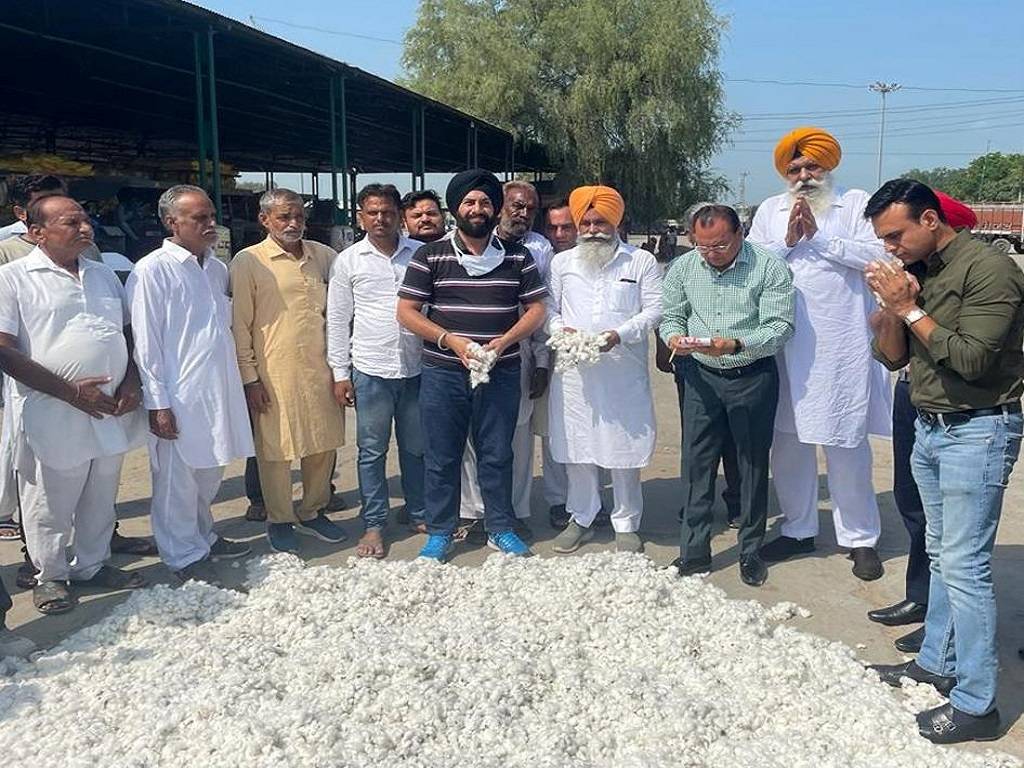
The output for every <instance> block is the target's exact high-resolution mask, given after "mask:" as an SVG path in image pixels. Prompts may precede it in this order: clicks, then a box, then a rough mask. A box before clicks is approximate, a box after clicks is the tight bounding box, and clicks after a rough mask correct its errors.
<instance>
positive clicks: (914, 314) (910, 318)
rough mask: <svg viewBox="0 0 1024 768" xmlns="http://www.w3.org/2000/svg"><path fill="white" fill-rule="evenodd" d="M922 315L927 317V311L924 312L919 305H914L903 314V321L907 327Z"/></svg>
mask: <svg viewBox="0 0 1024 768" xmlns="http://www.w3.org/2000/svg"><path fill="white" fill-rule="evenodd" d="M922 317H928V313H927V312H925V311H924V310H923V309H921V308H920V307H914V308H913V309H912V310H910V311H909V312H907V314H905V315H904V316H903V322H904V323H906V324H907V326H908V327H909V326H911V325H913V324H914V323H916V322H917V321H918V320H920V319H921V318H922Z"/></svg>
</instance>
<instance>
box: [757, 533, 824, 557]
mask: <svg viewBox="0 0 1024 768" xmlns="http://www.w3.org/2000/svg"><path fill="white" fill-rule="evenodd" d="M813 551H814V537H813V536H810V537H808V538H806V539H794V538H793V537H792V536H779V538H777V539H775V540H774V541H770V542H768V543H767V544H765V545H764V546H763V547H761V552H760V554H761V559H762V560H764V561H765V562H766V563H779V562H782V561H783V560H788V559H789V558H791V557H794V556H796V555H806V554H808V553H810V552H813Z"/></svg>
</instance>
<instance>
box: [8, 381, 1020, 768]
mask: <svg viewBox="0 0 1024 768" xmlns="http://www.w3.org/2000/svg"><path fill="white" fill-rule="evenodd" d="M653 378H654V391H655V402H656V408H657V414H658V424H659V435H658V446H657V451H656V454H655V457H654V461H653V462H652V465H651V466H650V467H649V468H648V469H647V470H646V471H645V472H644V497H645V505H646V506H645V509H646V512H645V515H644V522H643V530H642V531H641V533H642V535H643V536H644V538H645V540H646V551H647V554H648V555H649V556H650V557H651V558H652V559H653V560H654V561H655V562H656V563H659V564H665V565H667V564H668V563H670V562H671V561H672V559H673V558H674V557H676V556H677V554H678V522H677V511H678V509H679V482H678V477H679V419H678V409H677V402H676V393H675V386H674V383H673V381H672V377H671V376H668V375H665V374H661V373H658V372H657V371H655V372H654V373H653ZM348 422H349V423H348V432H349V444H348V445H347V446H346V447H345V448H343V449H342V450H341V451H340V452H339V461H338V473H337V483H338V488H339V489H340V490H341V491H342V492H343V493H344V494H345V497H346V499H347V500H348V502H349V505H350V509H348V510H346V511H344V512H341V513H338V514H337V515H335V518H336V519H337V520H338V521H339V522H340V523H341V524H342V525H343V527H344V528H345V530H346V531H347V532H348V533H349V536H350V538H349V540H348V542H346V543H344V544H342V545H336V546H332V545H327V544H323V543H321V542H319V541H315V540H312V539H309V538H308V537H302V540H301V544H302V546H303V547H304V549H303V556H304V557H305V558H306V559H308V560H309V561H310V562H314V563H329V564H333V565H339V566H342V565H344V564H345V563H346V561H347V559H348V558H349V557H351V556H353V555H354V547H355V541H356V539H357V537H358V535H359V531H360V526H359V522H358V519H357V516H358V515H357V509H356V507H357V492H356V480H355V470H354V457H355V445H354V443H355V439H354V430H353V427H354V422H355V419H354V418H349V419H348ZM537 453H538V455H539V450H538V451H537ZM394 454H395V452H394V451H392V455H391V457H390V459H389V476H390V477H391V488H392V494H393V495H394V496H396V497H397V495H398V493H399V487H398V482H397V460H396V458H395V456H394ZM242 471H243V465H242V463H241V462H238V463H236V464H233V465H232V466H230V467H229V468H228V470H227V472H226V474H225V480H224V483H223V485H222V487H221V491H220V494H219V496H218V497H217V504H216V506H215V507H214V515H215V517H216V519H217V529H218V530H219V531H220V532H221V533H223V534H224V535H226V536H229V537H236V538H241V539H246V540H249V541H251V543H252V545H253V549H254V551H255V552H257V553H263V552H267V551H269V549H268V546H267V543H266V539H265V537H264V536H263V535H262V533H263V527H262V525H261V524H256V523H249V522H246V521H245V519H244V514H245V509H246V506H247V502H246V499H245V493H244V487H243V482H242ZM535 475H536V476H537V478H538V481H537V482H536V483H535V484H534V491H533V509H534V519H533V521H532V528H533V532H534V535H535V540H534V542H533V547H534V550H535V552H536V553H537V554H538V555H540V556H541V557H558V555H553V554H552V552H551V544H550V541H551V539H552V538H553V537H554V535H555V533H556V532H555V531H554V530H553V529H552V528H551V527H550V526H549V525H548V522H547V505H546V504H545V502H544V499H543V496H542V493H541V487H540V486H541V484H540V482H539V475H540V467H539V464H538V466H537V467H536V469H535ZM294 477H295V480H296V481H298V472H297V471H296V472H295V473H294ZM820 477H821V506H820V509H821V520H822V534H821V536H820V538H819V548H818V551H817V552H816V553H815V554H814V556H811V557H807V558H804V559H801V560H796V561H793V562H789V563H783V564H780V565H777V566H775V567H773V568H772V570H771V574H770V576H769V580H768V583H767V584H765V585H764V586H763V587H762V588H760V589H752V588H749V587H746V586H745V585H743V584H742V583H741V582H740V580H739V574H738V569H737V565H736V558H737V550H736V537H735V533H734V532H733V531H731V530H729V529H728V528H726V527H725V525H724V516H725V511H724V508H720V509H719V511H718V512H719V514H718V525H717V527H716V530H715V536H714V541H713V546H714V550H715V557H714V563H713V567H714V572H713V573H712V574H711V576H710V579H711V581H713V582H714V583H715V584H717V585H718V586H720V587H722V588H723V589H724V590H726V592H727V593H728V594H729V595H730V596H732V597H734V598H737V599H756V600H760V601H762V602H764V603H775V602H779V601H783V600H791V601H794V602H797V603H799V604H800V605H803V606H805V607H806V608H808V609H810V610H811V611H812V614H813V615H812V616H811V617H810V618H809V619H807V620H806V621H805V622H804V626H805V627H806V629H807V630H808V631H811V632H815V633H818V634H820V635H822V636H824V637H828V638H831V639H836V640H841V641H843V642H845V643H847V644H849V645H850V646H851V647H855V648H856V649H857V653H858V654H859V656H860V657H861V658H863V659H866V660H871V661H877V662H890V663H896V662H899V661H901V659H902V655H901V654H900V653H899V652H897V651H896V650H895V649H894V648H893V646H892V641H893V640H894V639H895V638H897V637H899V636H900V635H901V634H904V633H905V632H906V631H908V629H909V628H902V627H895V628H891V629H890V628H885V627H881V626H879V625H877V624H873V623H871V622H869V621H868V620H867V619H866V618H865V612H866V611H867V610H869V609H871V608H876V607H879V606H883V605H889V604H891V603H894V602H896V601H898V600H900V599H902V597H903V576H904V566H905V563H906V556H905V549H906V542H907V537H906V532H905V531H904V529H903V525H902V523H901V522H900V519H899V515H898V513H897V512H896V509H895V506H894V505H893V499H892V493H891V487H892V470H891V460H890V444H889V443H888V442H887V441H883V440H880V441H877V442H875V473H874V482H875V489H876V492H877V494H878V500H879V505H880V506H881V509H882V522H883V533H882V539H881V541H880V543H879V549H880V552H881V555H882V559H883V560H884V562H885V568H886V573H885V576H884V577H883V578H882V579H880V580H878V581H875V582H872V583H864V582H861V581H859V580H857V579H856V578H854V577H853V575H852V574H851V573H850V566H851V563H850V562H849V560H847V558H846V556H845V554H844V553H842V552H840V551H839V550H838V549H837V548H836V544H835V538H834V535H833V533H832V524H831V513H830V508H829V503H828V493H827V488H826V486H825V482H824V473H823V468H822V472H821V474H820ZM606 493H607V494H609V496H610V490H606ZM149 494H150V479H149V467H148V463H147V459H146V454H145V453H144V452H141V451H137V452H134V453H132V454H130V455H129V456H128V458H127V461H126V463H125V469H124V474H123V478H122V486H121V492H120V497H119V508H118V516H119V517H120V519H121V520H122V523H121V527H122V530H123V531H124V532H125V533H128V534H140V535H141V534H149V533H150V528H149V519H148V517H147V515H148V499H149ZM1022 502H1024V472H1020V471H1018V473H1017V474H1016V475H1015V476H1014V477H1013V478H1012V479H1011V484H1010V489H1009V493H1008V494H1007V498H1006V502H1005V505H1004V515H1003V524H1002V526H1001V528H1000V531H999V538H998V542H997V545H996V552H995V574H996V585H997V589H998V599H999V612H1000V627H999V641H1000V648H1001V650H1002V654H1001V659H1000V664H1001V678H1000V682H1001V684H1000V696H999V708H1000V710H1001V712H1002V715H1003V719H1004V722H1006V723H1010V724H1012V727H1011V728H1010V730H1009V732H1008V733H1007V735H1006V736H1004V737H1003V738H1002V739H1001V740H1000V741H998V742H996V743H995V744H994V745H992V746H995V747H996V748H997V749H1001V750H1004V751H1006V752H1010V753H1012V754H1016V755H1018V756H1020V757H1022V758H1024V723H1022V722H1021V721H1022V717H1021V715H1022V712H1024V693H1021V691H1022V690H1024V661H1022V660H1021V659H1020V658H1019V657H1018V655H1017V649H1018V648H1019V647H1021V646H1024V621H1022V619H1024V590H1021V589H1020V584H1021V567H1022V564H1024V520H1022V518H1021V515H1020V510H1021V508H1022ZM400 503H401V502H400V499H398V498H393V507H394V508H395V509H397V508H398V506H399V505H400ZM773 503H774V501H773ZM772 514H773V517H774V515H775V511H774V508H773V512H772ZM777 525H778V523H777V520H775V521H774V522H770V527H771V529H772V530H770V531H769V538H771V537H772V536H773V535H774V533H775V531H774V529H775V528H777ZM392 535H393V536H394V537H395V539H394V540H393V541H392V542H391V547H390V554H389V556H390V557H398V558H403V559H408V558H412V557H415V555H416V553H417V551H418V548H419V547H420V545H421V543H422V539H423V537H421V536H417V535H412V534H409V533H408V532H407V531H405V530H404V529H401V528H399V527H397V526H396V527H395V528H393V529H392ZM611 546H612V544H611V533H610V532H602V533H601V534H600V535H599V536H597V537H596V538H595V540H594V541H593V542H592V543H590V544H588V545H586V547H585V548H584V550H583V551H597V550H599V549H604V548H609V547H611ZM488 554H490V550H488V549H486V548H484V547H481V548H477V547H465V546H464V547H462V548H461V549H460V550H458V551H457V553H456V555H455V557H454V559H453V563H454V566H455V567H464V566H473V565H477V564H479V563H480V562H482V560H483V559H484V558H485V557H487V556H488ZM570 557H571V556H570ZM18 559H19V547H18V546H17V545H15V544H10V543H4V544H0V565H2V573H3V579H4V583H5V584H7V585H8V588H9V589H11V588H13V586H14V572H15V564H16V562H17V561H18ZM115 562H116V563H117V564H119V565H122V566H127V567H132V568H139V569H141V570H142V571H143V572H144V573H145V574H146V575H147V576H148V577H149V578H150V579H151V580H153V581H165V582H168V583H170V582H172V581H173V577H172V576H171V575H170V573H169V572H168V571H167V569H166V568H165V567H164V566H163V565H162V564H161V563H160V562H159V560H157V559H155V558H145V559H140V560H135V561H134V562H133V561H132V560H131V559H130V558H126V557H124V556H116V557H115ZM218 567H219V568H221V569H222V574H223V575H224V578H225V580H226V581H228V582H230V581H232V580H234V579H240V578H241V574H242V571H241V569H239V568H235V569H232V568H231V567H230V566H218ZM12 593H13V596H14V609H13V610H12V611H11V613H10V614H9V616H8V625H9V626H11V627H12V628H15V629H17V630H18V631H19V632H22V633H24V634H25V635H27V636H28V637H30V638H32V639H33V640H35V641H36V642H37V643H39V644H40V645H42V646H52V645H54V644H55V643H57V642H58V641H60V640H61V639H62V638H64V637H66V636H67V635H68V634H70V633H72V632H74V631H75V630H76V629H78V628H80V627H82V626H85V625H86V624H89V623H91V622H94V621H96V620H97V619H99V618H100V617H102V616H103V615H104V614H105V613H106V612H107V611H109V610H110V608H111V607H112V606H113V605H115V604H116V603H117V602H119V601H120V600H123V599H124V595H123V594H117V595H94V596H83V598H82V602H81V603H80V604H79V605H78V607H77V608H76V609H75V610H74V611H72V612H71V613H69V614H65V615H63V616H49V617H44V616H41V615H40V614H38V613H37V612H36V611H35V610H34V608H33V607H32V604H31V595H30V594H28V593H25V592H21V591H20V590H17V589H16V588H14V589H12ZM296 597H297V599H299V597H300V596H296ZM966 748H967V749H974V748H976V747H974V746H973V745H972V746H968V747H966Z"/></svg>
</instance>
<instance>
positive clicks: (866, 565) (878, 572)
mask: <svg viewBox="0 0 1024 768" xmlns="http://www.w3.org/2000/svg"><path fill="white" fill-rule="evenodd" d="M850 559H851V560H853V575H854V576H856V577H857V578H858V579H860V580H861V581H874V580H875V579H880V578H882V574H883V573H885V569H884V568H883V567H882V561H881V560H879V559H878V552H876V551H875V548H874V547H854V548H853V549H851V550H850Z"/></svg>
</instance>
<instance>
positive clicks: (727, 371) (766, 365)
mask: <svg viewBox="0 0 1024 768" xmlns="http://www.w3.org/2000/svg"><path fill="white" fill-rule="evenodd" d="M691 359H693V358H691ZM693 362H695V363H697V365H699V366H700V367H701V368H702V369H704V370H705V371H707V372H708V373H710V374H712V375H714V376H720V377H721V378H723V379H739V378H742V377H744V376H749V375H750V374H752V373H761V372H762V371H767V370H770V369H772V368H774V367H775V358H774V357H762V358H761V359H760V360H755V361H754V362H752V363H750V364H749V365H740V366H737V367H735V368H712V367H711V366H710V365H704V363H701V362H698V361H697V360H693Z"/></svg>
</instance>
